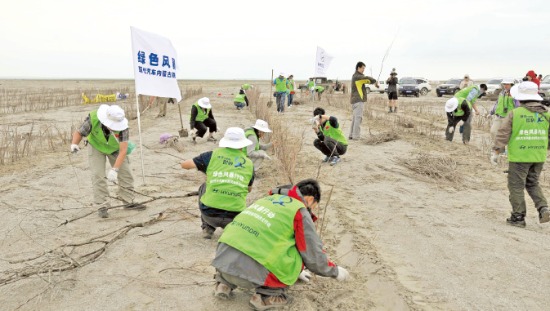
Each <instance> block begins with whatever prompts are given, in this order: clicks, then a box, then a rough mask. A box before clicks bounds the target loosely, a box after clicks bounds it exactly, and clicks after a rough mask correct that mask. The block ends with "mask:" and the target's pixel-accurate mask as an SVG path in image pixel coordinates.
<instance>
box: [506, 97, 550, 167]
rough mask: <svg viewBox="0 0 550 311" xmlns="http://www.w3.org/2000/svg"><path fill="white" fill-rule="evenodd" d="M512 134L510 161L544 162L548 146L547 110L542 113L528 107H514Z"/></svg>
mask: <svg viewBox="0 0 550 311" xmlns="http://www.w3.org/2000/svg"><path fill="white" fill-rule="evenodd" d="M512 117H513V118H512V135H511V136H510V141H509V142H508V161H510V162H521V163H543V162H545V161H546V152H547V151H546V150H547V148H548V118H550V114H548V113H547V112H545V113H543V114H540V113H538V112H531V111H529V110H528V109H527V108H524V107H519V108H516V109H514V114H513V116H512Z"/></svg>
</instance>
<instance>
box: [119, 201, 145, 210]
mask: <svg viewBox="0 0 550 311" xmlns="http://www.w3.org/2000/svg"><path fill="white" fill-rule="evenodd" d="M146 208H147V206H145V204H141V203H128V204H126V205H124V209H127V210H133V211H141V210H144V209H146Z"/></svg>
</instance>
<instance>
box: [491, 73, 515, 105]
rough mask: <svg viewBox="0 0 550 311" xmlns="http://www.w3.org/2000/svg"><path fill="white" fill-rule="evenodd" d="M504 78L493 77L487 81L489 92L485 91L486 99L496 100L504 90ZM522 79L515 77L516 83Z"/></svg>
mask: <svg viewBox="0 0 550 311" xmlns="http://www.w3.org/2000/svg"><path fill="white" fill-rule="evenodd" d="M502 79H504V78H493V79H489V80H488V81H487V83H485V84H486V85H487V92H485V95H486V97H485V99H487V100H496V99H497V98H498V95H499V94H500V92H502V85H501V83H502ZM520 82H521V81H520V80H518V79H514V84H518V83H520Z"/></svg>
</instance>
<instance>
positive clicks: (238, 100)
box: [233, 94, 246, 103]
mask: <svg viewBox="0 0 550 311" xmlns="http://www.w3.org/2000/svg"><path fill="white" fill-rule="evenodd" d="M245 97H246V94H237V95H235V98H234V99H233V101H234V102H236V103H246V101H245V100H244V98H245Z"/></svg>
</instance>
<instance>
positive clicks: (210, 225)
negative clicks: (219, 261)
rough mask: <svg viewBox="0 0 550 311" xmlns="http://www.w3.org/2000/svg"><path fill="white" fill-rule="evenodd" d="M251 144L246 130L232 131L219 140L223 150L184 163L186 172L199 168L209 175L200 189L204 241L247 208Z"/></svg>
mask: <svg viewBox="0 0 550 311" xmlns="http://www.w3.org/2000/svg"><path fill="white" fill-rule="evenodd" d="M250 144H252V142H251V141H250V140H248V139H246V137H245V136H244V131H243V129H241V128H238V127H230V128H228V129H227V130H226V131H225V135H224V136H223V138H222V139H221V140H220V148H218V149H215V150H214V151H208V152H204V153H201V154H200V155H199V156H197V157H195V158H193V159H190V160H185V161H183V162H181V167H182V168H184V169H186V170H189V169H192V168H196V169H198V170H199V171H201V172H203V173H205V174H206V183H204V184H202V185H201V186H200V188H199V209H200V211H201V220H202V225H201V227H202V232H203V237H204V238H205V239H211V238H212V234H214V231H215V230H216V228H217V227H220V228H225V226H226V225H227V224H228V223H230V222H231V221H232V220H233V218H235V216H237V215H238V214H239V213H240V212H241V211H242V210H244V209H245V208H246V196H247V194H248V192H250V191H251V190H252V183H253V182H254V166H253V164H252V161H251V160H250V159H249V158H248V157H247V156H246V153H245V152H244V151H243V148H245V147H246V146H248V145H250Z"/></svg>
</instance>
